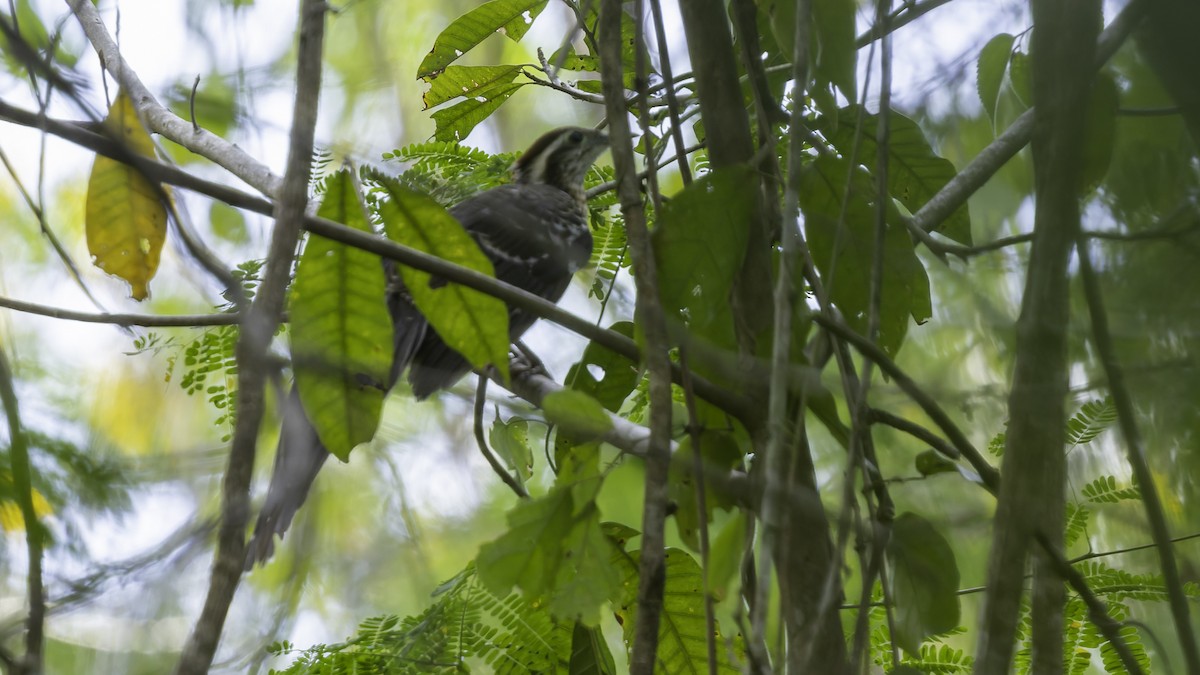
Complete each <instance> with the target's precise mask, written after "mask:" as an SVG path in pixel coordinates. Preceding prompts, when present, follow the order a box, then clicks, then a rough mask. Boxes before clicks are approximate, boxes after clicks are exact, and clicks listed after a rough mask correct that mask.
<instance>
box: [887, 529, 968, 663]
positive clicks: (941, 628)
mask: <svg viewBox="0 0 1200 675" xmlns="http://www.w3.org/2000/svg"><path fill="white" fill-rule="evenodd" d="M888 560H889V561H890V563H891V566H892V570H893V576H892V587H893V590H892V597H893V600H894V602H895V603H896V612H895V620H896V633H895V635H894V636H893V637H894V638H895V640H896V643H897V644H899V645H900V646H901V647H903V648H904V650H905V651H907V652H908V653H909V654H912V655H914V656H917V655H919V654H920V653H921V643H922V642H924V641H925V639H926V638H927V637H929V636H931V635H939V634H941V633H945V632H947V631H950V630H953V629H954V628H956V627H957V626H958V620H959V606H958V594H957V591H958V565H957V564H956V563H955V560H954V551H953V550H952V549H951V548H950V543H949V542H947V541H946V539H945V538H944V537H943V536H942V535H941V533H939V532H938V531H937V530H936V529H935V528H934V527H933V524H931V523H930V522H929V521H927V520H925V519H924V518H922V517H921V516H918V515H916V514H915V513H902V514H900V516H899V517H898V518H896V521H895V523H894V524H893V529H892V538H891V540H890V541H889V542H888Z"/></svg>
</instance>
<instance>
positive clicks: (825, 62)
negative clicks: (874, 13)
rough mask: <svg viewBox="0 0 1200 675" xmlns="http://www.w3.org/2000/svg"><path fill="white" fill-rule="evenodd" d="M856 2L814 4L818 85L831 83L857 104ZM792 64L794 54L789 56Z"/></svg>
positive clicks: (815, 1)
mask: <svg viewBox="0 0 1200 675" xmlns="http://www.w3.org/2000/svg"><path fill="white" fill-rule="evenodd" d="M857 8H858V5H857V3H856V2H855V1H854V0H813V4H812V21H813V28H814V29H815V30H814V31H813V38H814V39H813V46H812V48H813V50H814V54H813V56H814V57H815V58H814V59H813V61H814V63H815V64H816V68H815V70H814V74H815V75H816V80H817V82H832V83H833V84H835V85H837V88H838V89H841V90H842V95H843V96H845V97H846V100H848V101H854V100H857V98H858V97H857V91H858V88H857V76H856V72H855V71H856V69H857V62H856V59H857V56H858V46H857V45H856V44H855V39H856V36H855V34H854V23H855V22H854V12H855V10H856V9H857ZM788 60H791V54H789V55H788Z"/></svg>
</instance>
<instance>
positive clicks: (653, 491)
mask: <svg viewBox="0 0 1200 675" xmlns="http://www.w3.org/2000/svg"><path fill="white" fill-rule="evenodd" d="M639 7H640V6H639ZM622 14H623V10H622V9H621V2H620V0H601V3H600V18H599V20H598V21H597V28H596V33H597V36H598V38H599V45H598V47H599V55H600V64H601V73H600V75H601V81H602V83H603V87H604V99H605V108H606V111H607V113H608V123H609V137H610V142H611V145H612V155H613V167H614V168H615V170H616V176H617V195H618V197H619V199H620V203H621V215H622V216H623V217H624V218H625V229H626V232H627V235H628V239H629V254H630V258H631V259H632V261H633V269H634V282H635V284H636V288H637V306H636V307H635V309H634V315H635V317H636V320H637V322H638V324H639V325H641V327H642V329H643V331H644V335H645V342H646V351H645V354H643V357H644V359H645V363H646V370H647V376H648V378H649V380H650V390H649V398H650V436H649V439H648V441H649V445H648V448H647V450H648V454H647V456H646V474H645V501H644V507H643V511H642V542H641V558H640V559H639V561H638V593H637V614H636V624H637V628H636V632H635V634H634V638H633V650H632V653H631V655H630V660H629V661H630V663H629V669H630V672H631V673H633V674H634V675H650V673H652V672H653V671H654V664H655V661H656V655H657V648H658V626H659V620H660V618H661V614H662V603H663V588H664V585H665V583H666V566H665V555H666V553H665V549H666V544H665V541H664V528H665V526H666V519H667V500H668V493H667V470H668V468H669V466H670V459H671V456H670V452H671V446H670V441H671V360H670V357H669V356H668V354H667V350H668V347H669V343H668V340H667V326H666V319H665V317H664V316H663V310H662V306H661V304H660V303H659V300H658V273H657V270H656V269H655V264H654V254H653V252H652V251H651V248H650V233H649V231H647V229H646V213H645V210H644V207H643V205H642V199H641V195H640V191H639V189H638V180H637V167H636V165H635V163H634V158H633V145H632V142H631V134H630V129H629V118H628V116H627V114H626V107H625V88H624V85H623V84H622V81H623V78H622V65H621V52H622V48H623V46H624V45H623V36H622V33H621V16H622ZM636 19H637V21H638V27H639V28H640V27H641V22H642V19H643V13H642V12H640V11H639V12H638V13H637V14H636ZM635 40H636V43H635V45H634V48H635V49H637V50H638V52H639V54H640V53H641V52H642V51H643V47H642V34H641V31H640V30H639V31H637V32H636V35H635ZM638 58H639V59H641V58H644V54H640V55H639V57H638ZM643 77H644V75H643V74H642V73H640V72H639V73H638V79H642V78H643ZM641 86H642V87H643V88H644V86H645V85H644V83H643V84H642V85H641Z"/></svg>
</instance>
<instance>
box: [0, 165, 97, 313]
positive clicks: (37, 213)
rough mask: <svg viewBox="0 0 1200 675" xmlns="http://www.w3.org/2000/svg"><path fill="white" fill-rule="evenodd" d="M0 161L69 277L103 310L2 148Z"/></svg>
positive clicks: (44, 213)
mask: <svg viewBox="0 0 1200 675" xmlns="http://www.w3.org/2000/svg"><path fill="white" fill-rule="evenodd" d="M0 163H2V164H4V169H5V170H6V171H8V174H9V175H10V176H11V177H12V180H13V184H14V185H16V187H17V192H19V193H20V194H21V199H22V200H24V202H25V205H26V206H28V207H29V210H30V211H31V212H32V213H33V216H34V218H37V221H38V227H40V228H41V231H42V236H44V237H46V241H49V242H50V246H51V248H53V249H54V253H55V255H57V256H58V259H59V260H61V261H62V263H63V265H65V266H66V268H67V272H69V273H70V275H71V278H72V279H74V280H75V283H76V284H77V285H78V286H79V289H80V290H81V291H83V294H84V296H86V297H87V299H88V300H90V301H91V303H92V304H93V305H95V307H96V309H99V310H101V311H103V310H104V305H102V304H101V303H100V301H99V300H97V299H96V296H94V295H92V289H90V288H88V286H87V283H85V282H84V280H83V275H82V274H80V272H79V267H78V266H77V265H76V264H75V261H74V260H72V259H71V254H69V253H67V249H66V247H65V246H63V245H62V242H61V241H59V240H58V235H56V234H55V233H54V230H52V229H50V222H49V221H48V220H47V219H46V212H45V211H44V210H43V209H42V208H41V206H39V205H38V203H37V202H36V201H34V199H33V196H32V195H30V194H29V191H28V190H26V189H25V185H24V183H22V182H21V178H20V176H18V175H17V170H16V168H15V167H13V165H12V164H11V163H10V162H9V160H8V155H7V154H6V153H5V152H4V150H3V149H0Z"/></svg>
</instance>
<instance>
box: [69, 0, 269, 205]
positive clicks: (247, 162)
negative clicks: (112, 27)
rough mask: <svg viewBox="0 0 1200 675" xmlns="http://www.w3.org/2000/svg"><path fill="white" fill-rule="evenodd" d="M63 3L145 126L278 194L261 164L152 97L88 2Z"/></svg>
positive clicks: (267, 169) (264, 189)
mask: <svg viewBox="0 0 1200 675" xmlns="http://www.w3.org/2000/svg"><path fill="white" fill-rule="evenodd" d="M66 3H67V6H69V7H70V8H71V11H72V12H73V13H74V14H75V18H76V19H78V21H79V25H80V26H81V27H82V28H83V32H84V35H86V36H87V39H88V42H90V43H91V44H92V47H93V48H94V49H95V50H96V53H97V54H98V55H99V56H100V63H102V64H103V65H104V67H105V69H107V70H108V72H109V73H111V74H112V76H113V77H114V78H115V79H116V80H117V82H118V83H119V84H120V85H121V88H122V89H123V90H124V91H125V93H126V94H127V95H128V96H129V99H130V100H131V101H133V104H134V107H135V108H136V109H137V112H138V117H139V118H140V119H141V120H142V121H143V122H145V124H146V128H147V129H149V130H150V131H152V132H155V133H159V134H162V135H163V136H165V137H167V138H169V139H171V140H172V141H174V142H176V143H178V144H180V145H182V146H183V147H185V148H187V149H188V150H191V151H192V152H194V153H196V154H198V155H200V156H201V157H205V158H207V159H210V160H212V161H213V162H216V163H217V164H218V165H219V166H221V167H223V168H225V169H226V170H227V171H229V172H230V173H232V174H233V175H235V176H237V177H238V178H241V179H242V180H244V181H246V183H247V184H248V185H251V186H253V187H254V188H255V189H256V190H258V191H260V192H262V193H263V194H265V195H268V196H271V197H274V196H276V195H278V194H279V190H280V186H281V184H282V180H281V179H280V178H279V176H276V175H275V174H273V173H272V172H271V170H270V169H269V168H267V166H266V165H265V164H263V163H261V162H259V161H258V160H257V159H255V158H254V157H252V156H250V154H249V153H247V152H246V151H244V150H242V149H241V148H239V147H238V146H236V145H234V144H232V143H230V142H228V141H226V140H225V139H223V138H221V137H219V136H216V135H214V134H212V133H209V132H208V131H206V130H204V129H201V130H200V131H199V132H197V131H195V130H194V129H193V128H192V125H191V124H190V123H188V121H187V120H184V119H182V118H180V117H179V116H177V115H175V114H174V113H172V112H171V111H170V110H169V109H167V108H166V107H164V106H163V105H162V104H160V103H159V102H158V100H157V99H155V98H154V95H153V94H151V93H150V90H149V89H147V88H146V85H144V84H142V81H141V80H140V79H139V78H138V76H137V73H135V72H134V71H133V69H132V68H130V67H129V64H128V63H126V62H125V58H124V57H122V56H121V52H120V49H119V48H118V47H117V43H116V41H115V40H113V38H112V36H111V35H109V34H108V30H107V29H106V28H105V27H104V21H103V19H101V17H100V12H99V10H98V9H96V7H95V6H94V5H93V4H92V3H91V2H89V1H88V0H66Z"/></svg>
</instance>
